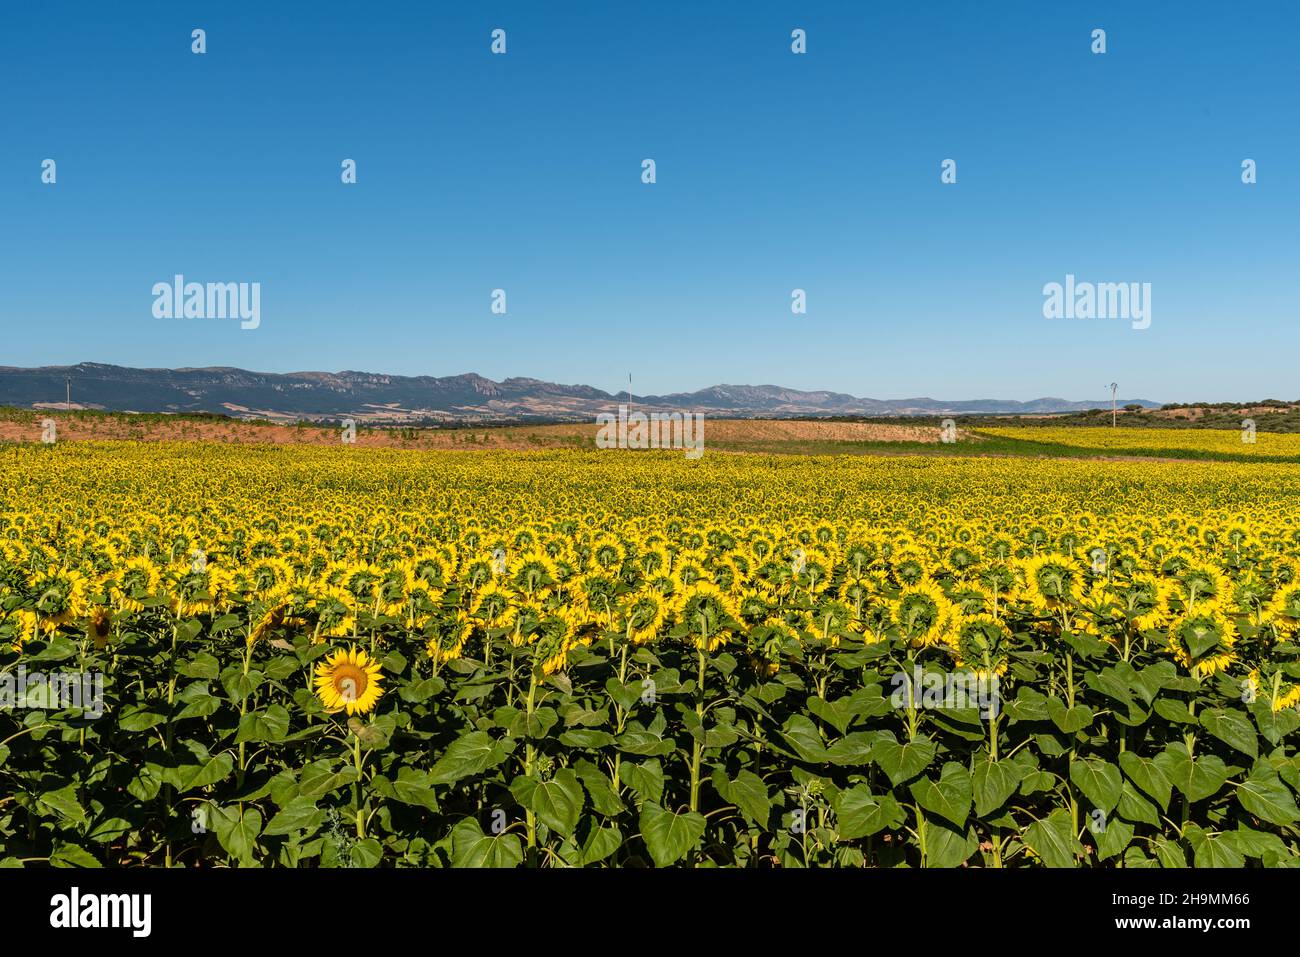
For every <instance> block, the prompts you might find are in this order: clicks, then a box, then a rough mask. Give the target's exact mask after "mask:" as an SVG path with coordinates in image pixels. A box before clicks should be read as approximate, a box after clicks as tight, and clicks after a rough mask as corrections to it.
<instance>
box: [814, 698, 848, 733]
mask: <svg viewBox="0 0 1300 957" xmlns="http://www.w3.org/2000/svg"><path fill="white" fill-rule="evenodd" d="M858 701H859V699H857V698H854V697H853V696H851V695H845V696H844V697H843V698H838V699H837V700H835V701H826V700H825V699H823V698H818V697H816V696H814V697H811V698H809V699H808V710H809V711H811V712H812V713H813V714H815V715H816V716H817V717H819V718H821V719H822V720H823V721H825V722H826V723H827V724H829V725H830V726H831V727H832V728H834V729H835V730H836V731H838V732H839V733H840V734H847V733H848V730H849V725H851V724H852V723H853V719H854V718H856V717H857V716H858Z"/></svg>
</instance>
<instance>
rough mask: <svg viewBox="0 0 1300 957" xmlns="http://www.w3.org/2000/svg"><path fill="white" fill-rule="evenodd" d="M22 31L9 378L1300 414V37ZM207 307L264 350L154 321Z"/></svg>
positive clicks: (1096, 14)
mask: <svg viewBox="0 0 1300 957" xmlns="http://www.w3.org/2000/svg"><path fill="white" fill-rule="evenodd" d="M0 20H2V22H0V62H3V63H4V64H5V66H4V76H5V78H6V82H5V83H3V84H0V116H2V117H3V120H2V122H0V217H2V218H3V222H4V228H3V229H2V230H0V280H2V281H3V288H4V296H3V297H2V298H0V365H38V364H64V363H74V362H78V361H101V362H113V363H119V364H123V365H133V366H206V365H233V366H242V367H245V368H251V369H257V370H264V371H280V372H287V371H297V370H307V369H323V370H330V371H334V370H339V369H359V370H365V371H375V372H392V373H400V374H431V375H450V374H455V373H460V372H469V371H473V372H478V373H480V374H482V375H486V376H490V377H492V378H498V379H499V378H504V377H506V376H511V375H522V376H534V377H537V378H542V379H548V380H554V381H560V382H570V383H576V382H581V383H587V384H590V385H594V386H597V387H600V388H605V389H609V390H611V391H613V390H617V389H622V388H625V387H626V381H627V375H628V373H629V372H630V373H631V374H632V376H633V382H634V388H635V390H636V391H637V392H638V393H649V392H656V393H664V392H670V391H679V390H691V389H696V388H700V387H703V386H706V385H711V384H714V383H720V382H728V383H755V384H757V383H776V384H781V385H786V386H790V387H794V388H808V389H812V388H825V389H833V390H837V391H843V392H851V393H854V394H856V395H865V396H873V397H880V398H897V397H907V396H920V395H929V396H934V397H937V398H972V397H1001V398H1016V399H1026V398H1032V397H1035V396H1041V395H1058V396H1064V397H1067V398H1076V399H1098V398H1101V397H1102V396H1103V395H1105V394H1106V390H1105V389H1103V388H1102V386H1103V384H1104V383H1108V382H1110V381H1111V380H1117V381H1118V382H1119V383H1120V386H1121V387H1120V393H1121V395H1122V396H1140V397H1144V398H1152V399H1156V400H1162V401H1173V400H1185V399H1207V400H1228V399H1249V398H1262V397H1277V398H1286V399H1291V398H1297V397H1300V384H1297V380H1296V377H1295V375H1294V373H1293V368H1294V363H1295V356H1296V355H1297V348H1298V347H1300V317H1298V316H1297V303H1296V297H1295V295H1294V288H1295V277H1296V275H1297V274H1298V273H1300V269H1298V264H1297V259H1298V257H1300V227H1298V224H1300V217H1298V215H1297V214H1298V213H1300V165H1298V164H1297V162H1296V157H1297V155H1300V124H1297V122H1296V117H1297V116H1300V58H1297V57H1296V56H1295V52H1294V38H1295V36H1296V34H1297V31H1298V30H1300V12H1297V8H1296V7H1295V5H1294V4H1288V3H1282V2H1276V3H1273V2H1264V3H1255V4H1249V5H1246V6H1235V5H1230V4H1223V3H1216V4H1209V3H1204V4H1202V3H1173V2H1169V3H1143V4H1133V3H1100V4H1099V3H1089V4H1077V3H1052V4H1044V3H1041V2H1032V3H1031V2H1025V3H994V4H972V3H966V2H937V3H931V4H924V5H921V4H884V3H880V4H877V3H864V2H854V3H842V4H841V3H833V2H819V3H815V4H814V3H807V2H805V3H773V2H762V0H750V2H745V3H731V2H711V3H708V4H699V3H688V2H659V3H654V4H633V3H612V2H604V3H596V2H591V3H585V2H571V3H564V4H539V3H474V4H456V5H452V4H431V3H391V4H382V5H378V6H368V5H365V4H355V3H336V2H333V0H324V2H322V0H316V2H312V3H292V2H277V3H260V2H221V3H217V2H210V3H186V2H157V3H129V2H123V3H120V4H105V3H101V2H94V3H89V2H87V3H61V2H58V0H52V2H48V3H43V4H10V5H8V6H7V7H6V8H5V11H4V13H3V15H0ZM196 27H201V28H203V29H205V30H206V31H207V44H208V52H207V53H206V54H204V55H202V56H198V55H195V54H193V53H191V52H190V44H191V39H190V33H191V30H193V29H194V28H196ZM497 27H500V28H504V29H505V30H506V31H507V43H508V47H507V49H508V52H507V53H506V55H504V56H494V55H492V54H491V53H490V51H489V44H490V33H491V31H492V30H493V29H494V28H497ZM796 27H798V28H803V29H805V30H806V31H807V35H808V52H807V54H805V55H802V56H798V55H795V54H793V53H791V52H790V31H791V30H792V29H794V28H796ZM1097 27H1100V28H1104V29H1105V30H1106V31H1107V52H1106V53H1105V54H1104V55H1095V54H1093V53H1092V52H1091V51H1090V42H1091V41H1090V33H1091V31H1092V30H1093V29H1094V28H1097ZM647 157H649V158H653V159H654V160H655V161H656V164H657V173H658V182H657V183H655V184H654V185H652V186H651V185H645V184H643V183H642V182H641V179H640V173H641V161H642V160H643V159H644V158H647ZM45 158H53V159H55V160H56V162H57V164H58V182H57V184H55V185H53V186H49V185H45V184H42V183H41V181H40V173H41V169H40V164H41V161H42V160H43V159H45ZM345 158H352V159H355V160H356V161H357V164H358V183H357V184H356V185H343V184H342V183H341V182H340V176H339V174H340V163H341V162H342V160H343V159H345ZM947 158H952V159H955V160H956V161H957V164H958V166H957V170H958V181H957V183H956V184H955V185H944V184H942V183H941V182H940V176H939V174H940V163H941V162H942V160H944V159H947ZM1245 158H1250V159H1254V160H1255V161H1256V162H1257V164H1258V177H1259V181H1258V183H1257V184H1256V185H1253V186H1245V185H1243V184H1242V183H1241V162H1242V160H1243V159H1245ZM175 273H183V274H184V275H185V276H186V278H187V279H189V280H197V281H204V282H206V281H214V282H217V281H220V282H227V281H246V282H253V281H256V282H260V283H261V284H262V298H261V310H262V316H261V326H260V327H259V328H258V329H256V330H248V331H245V330H241V329H240V328H239V326H238V323H236V322H230V321H224V322H223V321H221V320H190V321H185V320H165V319H156V318H154V316H153V314H152V305H153V299H152V294H151V288H152V286H153V284H154V283H156V282H160V281H170V279H171V277H172V276H173V275H174V274H175ZM1067 273H1073V274H1075V275H1076V276H1077V277H1078V278H1079V279H1080V280H1092V281H1116V282H1118V281H1125V282H1150V283H1151V284H1152V324H1151V327H1150V328H1149V329H1146V330H1134V329H1132V328H1130V325H1129V323H1126V322H1123V321H1118V320H1115V321H1092V322H1087V321H1082V320H1073V321H1070V320H1057V321H1050V320H1047V319H1045V318H1044V317H1043V314H1042V303H1043V295H1042V287H1043V285H1044V284H1045V283H1048V282H1053V281H1056V282H1063V281H1064V277H1065V275H1066V274H1067ZM495 288H502V289H505V290H506V294H507V305H508V312H507V314H506V315H504V316H499V315H493V314H492V312H491V311H490V303H491V292H492V290H493V289H495ZM795 288H802V289H805V290H806V291H807V297H808V312H807V314H806V315H793V314H792V313H791V311H790V293H791V290H792V289H795Z"/></svg>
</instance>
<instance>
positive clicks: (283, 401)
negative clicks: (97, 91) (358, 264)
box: [0, 362, 1157, 425]
mask: <svg viewBox="0 0 1300 957" xmlns="http://www.w3.org/2000/svg"><path fill="white" fill-rule="evenodd" d="M69 379H70V380H71V392H72V408H81V409H102V410H108V411H130V412H212V413H219V414H225V415H230V416H233V417H235V418H248V419H252V418H256V419H270V420H280V421H291V420H304V419H305V420H314V421H321V420H332V419H339V418H343V417H351V418H355V419H357V420H358V421H359V422H360V421H364V422H369V423H372V424H376V425H378V424H417V423H422V424H429V423H436V422H489V421H491V422H510V421H517V422H542V421H583V420H591V419H593V418H594V417H595V416H596V414H598V413H600V412H608V411H612V410H614V409H615V408H616V407H617V405H618V404H619V403H621V402H627V401H628V397H627V394H626V393H618V394H614V393H609V392H604V391H601V390H600V389H595V388H592V387H591V386H586V385H559V384H557V383H554V382H543V381H541V380H540V379H528V378H510V379H506V380H504V381H502V382H495V381H493V380H492V379H486V378H484V377H483V376H480V375H476V374H474V373H466V374H463V375H455V376H442V377H438V376H398V375H384V374H380V373H371V372H290V373H270V372H249V371H248V370H246V369H233V368H224V367H215V368H203V369H189V368H182V369H132V368H127V367H124V366H114V365H104V364H102V363H97V362H82V363H79V364H78V365H75V366H41V367H38V368H30V369H24V368H17V367H13V366H0V405H10V406H18V407H20V408H56V409H57V408H63V407H64V398H65V382H66V380H69ZM631 402H632V404H633V406H635V407H636V408H638V409H641V410H642V411H661V412H669V411H690V412H702V413H705V414H706V415H716V416H729V417H736V418H753V417H765V418H792V417H796V416H881V417H892V416H936V415H1044V414H1052V413H1063V412H1079V411H1084V410H1087V409H1094V408H1102V407H1107V408H1108V407H1109V405H1110V403H1109V401H1107V400H1096V401H1089V402H1072V401H1069V400H1067V399H1058V398H1044V399H1033V400H1031V401H1029V402H1016V401H1012V400H1007V399H964V400H957V401H947V400H940V399H930V398H917V399H867V398H859V397H857V396H852V395H847V394H845V393H841V392H803V391H800V390H798V389H787V388H783V387H781V386H775V385H715V386H711V387H709V388H707V389H701V390H699V391H698V392H678V393H672V394H670V395H646V396H637V395H634V396H632V398H631ZM1120 404H1121V405H1141V406H1144V407H1147V408H1154V407H1156V405H1157V403H1154V402H1150V401H1148V400H1145V399H1122V400H1120Z"/></svg>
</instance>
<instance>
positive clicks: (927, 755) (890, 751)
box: [871, 731, 938, 787]
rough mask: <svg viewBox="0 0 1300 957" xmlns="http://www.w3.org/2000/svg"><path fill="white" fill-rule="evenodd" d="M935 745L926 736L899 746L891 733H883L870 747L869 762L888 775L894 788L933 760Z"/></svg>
mask: <svg viewBox="0 0 1300 957" xmlns="http://www.w3.org/2000/svg"><path fill="white" fill-rule="evenodd" d="M937 750H938V749H937V747H936V745H935V743H934V742H933V741H932V740H931V739H930V738H929V737H928V736H926V735H924V734H922V735H918V736H917V737H915V738H913V739H912V740H911V741H908V742H907V743H906V744H899V743H898V740H897V739H896V738H895V737H894V735H893V733H892V732H888V731H887V732H884V733H883V734H881V735H880V736H879V737H878V738H876V741H875V744H873V745H872V746H871V760H873V761H875V762H876V764H878V765H880V768H881V770H882V771H884V772H885V774H887V775H889V781H890V783H891V784H893V785H894V786H895V787H897V786H898V785H900V784H902V783H903V782H904V781H907V780H910V779H911V778H914V777H916V776H917V775H918V774H920V773H921V772H922V771H924V770H925V769H926V768H927V767H929V765H930V762H931V761H933V760H934V755H935V752H936V751H937Z"/></svg>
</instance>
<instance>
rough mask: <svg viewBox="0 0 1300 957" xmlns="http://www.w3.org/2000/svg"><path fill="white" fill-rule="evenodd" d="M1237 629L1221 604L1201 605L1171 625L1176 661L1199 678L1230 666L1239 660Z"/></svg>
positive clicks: (1203, 603)
mask: <svg viewBox="0 0 1300 957" xmlns="http://www.w3.org/2000/svg"><path fill="white" fill-rule="evenodd" d="M1236 643H1237V629H1236V627H1235V626H1234V625H1233V623H1232V621H1231V619H1229V618H1228V617H1227V616H1226V615H1224V614H1223V612H1222V611H1220V610H1219V607H1218V606H1217V605H1213V604H1209V603H1206V602H1201V603H1200V604H1199V605H1198V606H1197V607H1196V608H1195V609H1194V610H1191V611H1188V612H1185V613H1184V614H1183V615H1181V616H1180V617H1178V618H1176V619H1175V620H1174V621H1173V623H1172V624H1170V626H1169V649H1170V651H1172V652H1173V655H1174V659H1175V660H1176V661H1177V662H1178V663H1179V664H1180V665H1182V666H1183V667H1184V668H1186V669H1187V670H1188V671H1189V672H1191V673H1192V674H1193V675H1195V676H1196V677H1198V678H1204V677H1207V676H1209V675H1212V674H1214V673H1215V672H1216V671H1221V670H1223V669H1224V668H1226V667H1228V666H1229V665H1230V664H1232V662H1233V661H1234V660H1235V659H1236V655H1235V654H1234V652H1233V646H1234V645H1235V644H1236Z"/></svg>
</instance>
